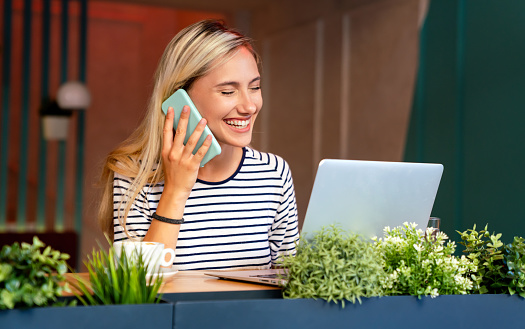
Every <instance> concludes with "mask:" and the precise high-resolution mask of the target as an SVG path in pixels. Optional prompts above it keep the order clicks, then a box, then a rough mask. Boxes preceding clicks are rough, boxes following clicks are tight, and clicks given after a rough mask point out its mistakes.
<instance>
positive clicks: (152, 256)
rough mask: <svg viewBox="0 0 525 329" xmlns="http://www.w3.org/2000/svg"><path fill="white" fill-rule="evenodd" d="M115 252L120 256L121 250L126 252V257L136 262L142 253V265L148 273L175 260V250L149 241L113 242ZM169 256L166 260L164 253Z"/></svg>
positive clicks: (154, 271)
mask: <svg viewBox="0 0 525 329" xmlns="http://www.w3.org/2000/svg"><path fill="white" fill-rule="evenodd" d="M113 248H114V249H115V254H116V256H117V257H119V258H120V255H122V250H124V251H125V252H126V257H127V258H128V259H130V260H131V261H132V262H136V261H137V259H138V255H139V254H142V259H143V261H144V265H145V266H146V268H147V272H148V274H152V273H158V272H159V270H160V267H161V266H162V267H171V266H172V265H173V260H175V250H173V249H171V248H166V249H164V244H162V243H159V242H150V241H140V242H139V241H121V242H115V243H114V244H113ZM167 254H170V258H169V259H168V260H166V259H165V258H166V255H167Z"/></svg>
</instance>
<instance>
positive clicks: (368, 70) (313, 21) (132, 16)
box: [0, 0, 525, 259]
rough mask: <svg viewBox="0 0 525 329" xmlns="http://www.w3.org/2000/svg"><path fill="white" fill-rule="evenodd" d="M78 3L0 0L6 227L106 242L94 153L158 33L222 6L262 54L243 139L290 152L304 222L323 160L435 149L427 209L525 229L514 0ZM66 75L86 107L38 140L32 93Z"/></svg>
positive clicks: (0, 153)
mask: <svg viewBox="0 0 525 329" xmlns="http://www.w3.org/2000/svg"><path fill="white" fill-rule="evenodd" d="M83 1H84V0H79V1H74V0H56V1H55V0H54V1H50V0H32V1H31V0H1V1H0V4H1V6H2V7H1V8H2V9H1V10H2V13H1V16H0V17H2V18H3V21H2V24H0V29H1V32H2V35H3V38H2V45H1V46H2V48H1V49H2V52H1V54H0V56H1V59H2V62H3V65H2V77H3V78H2V94H1V96H0V97H2V98H1V99H0V101H1V104H2V116H1V118H0V120H2V121H0V129H2V130H0V136H2V143H1V144H0V147H1V148H0V177H3V179H2V181H0V192H2V191H4V193H3V194H2V193H0V198H1V199H2V200H0V212H1V213H0V231H2V232H4V234H11V235H12V233H13V232H21V231H26V232H32V231H35V230H39V231H57V230H58V231H61V232H73V233H75V234H77V235H78V237H79V242H78V245H79V250H80V251H79V253H78V254H79V255H80V257H79V258H80V259H81V258H83V257H84V256H85V255H86V254H88V253H89V252H90V251H91V249H92V248H93V247H94V246H96V241H104V237H103V236H102V234H101V233H100V230H99V228H98V225H97V223H96V211H97V199H98V190H97V189H96V187H95V185H96V183H97V179H98V175H99V173H100V166H101V163H102V161H103V159H104V156H105V155H106V154H107V153H108V152H109V151H110V150H112V149H113V148H114V147H115V146H116V145H117V144H118V143H119V142H121V141H122V140H124V139H125V138H126V137H127V136H128V135H129V134H130V133H131V132H132V131H133V129H134V128H135V127H136V126H137V125H138V122H140V120H141V119H142V117H143V115H144V109H145V107H146V104H147V100H148V97H149V93H150V91H151V88H152V77H153V73H154V69H155V67H156V65H157V62H158V60H159V58H160V56H161V54H162V51H163V49H164V47H165V45H166V44H167V43H168V41H169V40H170V39H171V38H172V37H173V36H174V35H175V34H176V33H177V32H178V31H179V30H180V29H181V28H182V27H184V26H186V25H188V24H191V23H193V22H196V21H198V20H201V19H204V18H221V19H224V20H225V21H226V22H227V23H228V25H230V26H233V27H236V28H238V29H240V30H241V31H242V32H244V33H246V34H248V35H250V36H252V37H253V38H254V39H255V41H256V45H257V49H258V51H259V52H260V54H261V55H262V57H263V72H262V77H263V96H264V107H263V111H262V112H261V115H260V117H259V119H258V122H257V125H256V127H255V133H254V140H253V146H254V147H255V148H258V149H260V150H263V151H269V152H273V153H276V154H279V155H281V156H283V157H284V158H285V159H286V160H287V161H288V162H289V164H290V166H291V168H292V172H293V177H294V181H295V186H296V193H297V202H298V208H299V217H300V220H301V221H302V219H303V218H304V215H305V212H306V207H307V204H308V198H309V195H310V191H311V188H312V184H313V179H314V175H315V170H316V167H317V164H318V162H319V161H320V160H321V159H322V158H344V159H367V160H387V161H402V160H406V161H420V162H439V163H443V164H444V165H445V172H444V176H443V180H442V184H441V187H440V190H439V192H438V197H437V200H436V205H435V207H434V211H433V215H434V216H438V217H441V218H442V221H443V228H444V230H445V231H446V232H447V233H448V234H449V235H450V236H451V237H452V238H453V239H456V238H457V236H456V235H455V233H454V231H455V230H464V229H466V228H469V227H471V226H472V224H473V223H478V224H479V225H482V226H484V225H485V223H490V229H491V230H496V231H499V232H503V233H504V241H507V240H509V241H510V237H511V236H513V235H516V234H521V235H523V233H520V232H523V231H524V229H525V224H522V219H523V217H524V216H523V212H524V210H523V209H522V207H521V203H520V201H521V200H520V199H521V198H522V197H523V195H524V193H523V192H524V191H523V189H524V188H523V183H524V182H523V173H521V172H520V171H519V168H520V165H521V164H522V163H524V161H523V160H524V157H523V155H522V153H523V152H522V150H523V146H522V144H523V143H522V141H523V139H524V138H523V134H524V133H523V132H522V131H521V130H520V129H519V127H518V125H519V123H520V122H521V120H520V119H522V118H523V113H522V112H521V111H519V107H520V103H521V101H522V100H523V96H522V95H523V94H522V93H521V89H522V88H523V76H524V75H523V70H524V68H523V65H522V64H521V62H520V59H521V58H522V57H523V56H522V55H523V52H524V50H525V49H524V43H523V40H522V38H521V36H520V33H519V32H520V31H521V30H522V28H523V24H525V23H522V21H523V19H522V17H521V16H522V15H521V14H520V13H522V12H524V11H523V9H525V8H523V7H524V6H525V5H524V4H521V2H520V1H519V0H513V1H505V2H503V3H501V2H495V1H490V0H440V1H437V0H436V1H432V2H428V1H425V0H331V1H322V2H321V1H315V0H307V1H298V0H284V1H277V0H268V1H263V0H244V1H240V0H225V1H221V2H215V1H206V0H193V1H191V2H190V1H185V0H156V1H139V0H134V1H131V0H130V1H87V2H85V1H84V2H83ZM47 7H49V14H46V9H45V8H47ZM427 12H428V16H427ZM64 13H67V15H66V16H67V20H66V21H64ZM82 15H85V17H86V24H85V28H86V30H85V36H86V39H85V40H84V41H82V35H83V34H82V24H81V21H82V17H83V16H82ZM24 17H25V18H24ZM45 17H48V23H47V25H46V19H45ZM425 17H426V20H425ZM489 18H490V19H489ZM28 20H30V21H31V22H32V24H30V25H29V28H28V23H27V22H28ZM45 26H48V29H49V31H48V33H47V34H46V31H43V30H42V29H43V28H44V27H45ZM64 26H67V27H68V28H64ZM28 30H31V31H33V32H32V33H30V34H27V31H28ZM66 31H67V33H66ZM28 35H29V38H30V40H31V41H30V42H29V43H28V42H27V41H26V42H25V43H24V40H27V39H28V37H27V36H28ZM45 35H48V37H47V38H46V37H45ZM66 39H67V40H68V41H67V42H65V40H66ZM420 41H421V42H420ZM83 42H84V43H85V50H82V49H84V48H82V44H83ZM46 44H47V45H48V48H49V49H48V50H47V52H46V51H45V50H46V46H45V45H46ZM28 47H29V51H28V50H27V49H28ZM6 49H7V50H8V51H7V53H6ZM46 53H47V54H48V55H46ZM27 54H30V55H27ZM46 56H49V59H46V58H47V57H46ZM83 56H84V57H83ZM43 57H44V59H43ZM66 59H67V60H66ZM27 63H30V65H29V68H30V69H29V70H28V69H27V68H28V65H27ZM83 63H84V64H83ZM6 68H8V69H6ZM418 68H419V70H418ZM83 70H85V71H83ZM46 72H47V73H46ZM82 72H84V74H82ZM6 73H9V75H8V76H7V74H6ZM26 77H28V78H26ZM68 80H84V81H85V82H86V85H87V87H88V88H89V90H90V92H91V97H92V102H91V105H90V106H89V108H87V109H85V110H84V111H81V112H75V113H73V115H72V116H71V124H70V129H69V131H68V137H67V139H66V140H65V141H62V142H57V141H45V140H43V139H42V135H41V131H40V130H41V129H40V116H39V114H38V109H39V106H40V101H41V99H42V97H44V96H45V95H49V96H54V95H55V94H56V91H57V89H58V86H59V85H60V84H61V83H62V82H64V81H68ZM24 122H28V125H27V126H25V125H24ZM80 135H81V136H83V139H84V140H83V141H82V138H80V139H79V136H80ZM79 140H80V142H81V143H79ZM43 149H44V150H45V152H43V151H42V150H43ZM21 160H24V161H25V162H26V163H27V164H26V165H23V164H21V163H22V162H23V161H21ZM43 163H45V164H46V165H45V166H44V169H45V170H42V164H43ZM79 166H80V167H79ZM79 168H80V169H79ZM79 172H80V173H81V177H80V180H79V178H78V176H79V175H78V173H79ZM2 173H3V174H2ZM2 175H3V176H2ZM44 176H45V177H46V179H45V180H43V179H42V177H44ZM38 191H41V192H40V194H39V192H38ZM42 191H44V192H42ZM39 195H44V197H40V200H42V198H43V200H45V204H46V205H47V206H46V207H44V208H43V209H45V210H44V211H39V209H42V208H39V207H41V206H39V204H42V201H40V203H39ZM78 196H80V197H81V198H80V200H79V199H78ZM21 200H22V201H23V202H21ZM2 202H3V203H2ZM2 204H3V205H4V206H2ZM20 205H22V206H23V211H22V210H21V206H20ZM79 211H80V216H77V215H76V214H77V213H78V212H79ZM57 216H58V217H60V218H61V221H63V225H62V227H58V228H57V225H56V219H57ZM22 217H23V220H22V219H21V218H22ZM39 218H40V221H42V218H44V226H43V227H42V225H40V226H39V225H38V220H39ZM505 237H507V239H505Z"/></svg>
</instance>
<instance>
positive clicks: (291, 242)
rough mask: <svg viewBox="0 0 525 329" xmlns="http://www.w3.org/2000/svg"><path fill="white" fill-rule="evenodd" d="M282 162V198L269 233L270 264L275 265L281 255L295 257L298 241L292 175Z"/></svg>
mask: <svg viewBox="0 0 525 329" xmlns="http://www.w3.org/2000/svg"><path fill="white" fill-rule="evenodd" d="M282 161H283V167H282V169H281V170H282V178H283V187H282V196H281V200H280V204H279V207H278V208H277V214H276V216H275V219H274V221H273V224H272V226H271V228H270V232H269V242H270V253H271V261H272V264H275V263H276V261H277V259H278V258H279V257H280V256H282V255H288V254H292V255H295V244H296V241H297V240H298V239H299V228H298V220H297V204H296V201H295V190H294V185H293V179H292V173H291V171H290V167H289V166H288V164H287V163H286V162H285V161H284V160H282Z"/></svg>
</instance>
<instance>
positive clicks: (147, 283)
mask: <svg viewBox="0 0 525 329" xmlns="http://www.w3.org/2000/svg"><path fill="white" fill-rule="evenodd" d="M84 264H85V265H86V267H87V270H88V273H89V282H85V281H84V280H83V279H82V278H80V277H79V276H78V275H77V276H76V279H77V283H72V286H73V287H74V288H75V289H77V290H78V291H79V292H80V294H79V293H76V296H77V298H78V299H79V300H80V301H81V302H82V304H84V305H109V304H150V303H159V302H160V300H161V297H162V295H160V294H159V293H158V292H159V289H160V286H161V285H162V276H161V275H159V276H156V277H150V278H149V279H147V277H146V274H147V272H148V267H147V264H145V262H144V259H143V257H142V254H141V253H140V252H137V253H136V254H133V255H131V257H128V256H127V255H126V253H125V252H122V254H121V256H120V257H117V255H116V254H115V249H114V247H113V246H111V247H110V248H109V251H108V252H106V251H105V250H103V249H102V248H100V250H98V251H96V250H93V252H92V255H91V257H89V256H88V260H87V261H86V262H84Z"/></svg>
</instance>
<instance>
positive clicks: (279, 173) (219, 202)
mask: <svg viewBox="0 0 525 329" xmlns="http://www.w3.org/2000/svg"><path fill="white" fill-rule="evenodd" d="M130 183H131V180H130V179H129V178H128V177H125V176H122V175H120V174H118V173H115V177H114V183H113V185H114V188H113V196H114V198H113V202H114V207H115V209H114V226H115V237H114V239H115V241H121V240H126V239H128V236H127V235H126V234H125V232H124V230H123V227H122V226H121V225H120V224H119V221H118V218H117V213H118V206H119V204H120V201H121V199H122V196H123V195H125V193H126V191H127V189H128V188H129V186H130ZM163 187H164V183H163V182H161V183H158V184H156V185H147V186H145V187H144V188H143V189H142V191H141V192H140V193H139V195H138V196H137V198H136V200H135V201H134V203H133V206H132V208H131V210H130V212H129V214H128V216H127V220H126V228H127V230H128V232H129V233H130V234H131V235H134V236H137V237H139V238H143V237H144V236H145V235H146V233H147V231H148V228H149V226H150V223H151V220H152V219H151V215H152V214H153V213H154V212H155V210H156V209H157V205H158V203H159V199H160V196H161V194H162V190H163ZM298 238H299V230H298V221H297V206H296V202H295V191H294V186H293V180H292V174H291V171H290V168H289V166H288V164H287V163H286V161H284V160H283V159H282V158H281V157H279V156H276V155H274V154H270V153H263V152H259V151H255V150H253V149H251V148H248V147H246V148H244V153H243V157H242V160H241V163H240V165H239V167H238V168H237V170H236V172H235V173H234V174H233V175H232V176H231V177H229V178H228V179H226V180H224V181H221V182H206V181H203V180H200V179H198V180H197V182H196V183H195V186H194V187H193V189H192V191H191V194H190V196H189V198H188V201H187V202H186V207H185V209H184V224H182V225H181V228H180V232H179V238H178V241H177V247H176V250H175V253H176V257H175V261H174V265H175V267H176V268H177V269H179V270H203V269H246V268H269V267H270V266H271V265H272V264H275V262H276V260H277V259H278V257H279V256H280V255H282V254H289V253H292V254H293V253H295V242H296V240H297V239H298Z"/></svg>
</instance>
